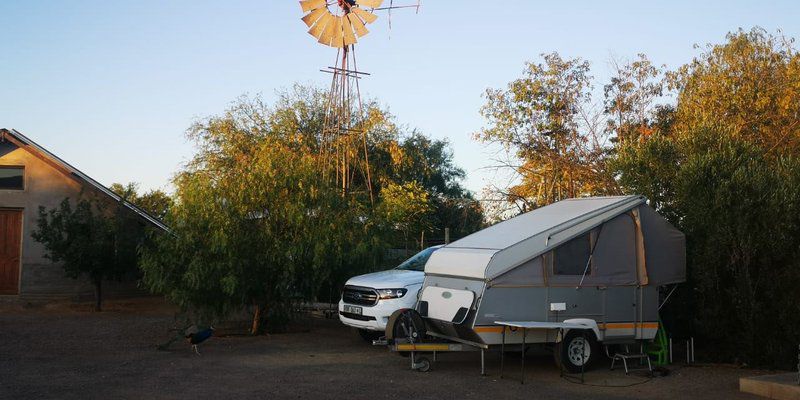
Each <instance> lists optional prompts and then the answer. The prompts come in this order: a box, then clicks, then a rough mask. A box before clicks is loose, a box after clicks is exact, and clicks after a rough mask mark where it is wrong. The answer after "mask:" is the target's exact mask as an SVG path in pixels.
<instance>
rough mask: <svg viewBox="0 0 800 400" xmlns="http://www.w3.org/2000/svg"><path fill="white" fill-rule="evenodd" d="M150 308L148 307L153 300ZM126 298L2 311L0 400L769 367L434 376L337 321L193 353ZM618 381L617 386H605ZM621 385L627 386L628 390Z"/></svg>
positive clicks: (679, 386)
mask: <svg viewBox="0 0 800 400" xmlns="http://www.w3.org/2000/svg"><path fill="white" fill-rule="evenodd" d="M150 302H152V300H151V301H150ZM151 306H152V304H145V306H144V307H143V306H141V305H135V306H131V304H126V303H120V304H117V305H113V304H112V305H110V306H109V309H110V311H106V312H102V313H93V312H90V311H87V310H86V309H87V308H88V306H87V307H74V306H65V307H47V308H20V307H9V306H7V305H6V306H1V305H0V398H1V399H43V398H57V399H145V398H147V399H179V398H180V399H186V398H193V399H205V398H218V399H235V398H269V399H275V398H280V399H283V398H286V399H306V398H313V399H333V398H352V399H429V398H430V399H434V398H435V399H451V398H453V399H455V398H458V399H486V398H522V397H523V396H524V397H534V398H541V399H549V398H553V399H556V398H557V399H567V398H576V399H577V398H586V397H588V396H592V398H605V399H623V398H646V399H660V398H665V399H666V398H685V397H688V396H692V397H694V398H698V399H701V398H702V399H726V400H733V399H747V398H751V399H753V398H756V397H754V396H750V395H746V394H743V393H740V392H739V391H738V378H739V377H741V376H750V375H758V374H762V373H765V372H766V371H754V370H745V369H736V368H731V367H725V366H713V367H712V366H693V367H677V366H676V367H672V368H671V369H672V373H671V374H669V375H668V376H666V377H658V378H653V379H650V380H647V378H645V377H642V376H639V375H632V376H630V377H625V375H624V373H623V372H622V371H621V370H616V371H613V372H612V371H609V370H608V367H607V365H604V366H599V367H597V368H595V370H593V371H591V372H589V373H587V375H586V384H583V385H581V384H576V383H571V382H569V381H567V380H565V379H562V378H560V377H559V371H558V369H557V368H556V367H555V366H554V364H553V362H552V357H551V356H549V355H547V354H531V355H528V356H527V357H526V364H527V365H526V376H525V380H526V381H525V384H524V385H521V384H520V383H519V381H518V380H515V379H516V378H517V376H518V373H519V372H518V366H519V357H518V356H514V355H509V356H508V358H506V361H507V364H506V365H507V366H508V375H509V377H508V378H507V379H499V378H498V372H499V355H498V354H487V357H486V361H487V376H481V375H480V369H479V366H480V358H479V354H478V353H460V354H452V353H451V354H444V355H440V356H439V361H438V362H437V363H436V364H435V365H434V368H433V370H432V371H431V372H428V373H420V372H414V371H411V370H410V369H409V362H408V361H407V359H405V358H401V357H399V356H398V355H396V354H392V353H390V352H388V351H387V350H386V348H384V347H377V346H371V345H368V344H366V343H365V342H363V341H362V340H361V339H360V338H359V337H358V335H356V334H355V333H354V332H353V331H351V330H349V329H347V328H345V327H344V326H342V325H341V324H340V323H339V322H338V321H337V320H326V319H323V318H306V319H304V320H303V321H300V325H299V327H300V328H306V329H296V330H300V331H302V330H305V332H299V333H298V332H295V333H287V334H278V335H270V336H262V337H246V336H227V337H214V338H212V339H211V340H209V341H208V342H206V343H203V345H202V346H201V350H200V351H201V353H202V355H201V356H196V355H194V354H193V353H192V352H191V350H190V347H189V345H188V344H186V343H185V342H178V343H176V344H175V345H173V346H172V349H171V350H170V351H157V350H155V345H156V344H158V343H162V342H164V341H165V340H166V339H167V338H168V337H169V333H168V332H167V329H168V328H169V327H170V326H171V323H172V313H171V311H170V309H169V308H166V307H151ZM608 385H613V386H617V387H607V386H608ZM623 385H625V386H626V387H621V386H623Z"/></svg>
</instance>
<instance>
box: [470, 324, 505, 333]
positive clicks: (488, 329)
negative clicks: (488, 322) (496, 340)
mask: <svg viewBox="0 0 800 400" xmlns="http://www.w3.org/2000/svg"><path fill="white" fill-rule="evenodd" d="M473 330H474V331H475V332H476V333H503V327H502V326H476V327H475V329H473Z"/></svg>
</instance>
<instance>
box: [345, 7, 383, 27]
mask: <svg viewBox="0 0 800 400" xmlns="http://www.w3.org/2000/svg"><path fill="white" fill-rule="evenodd" d="M350 11H352V12H353V13H355V14H356V15H357V16H358V17H359V18H361V19H362V20H364V22H365V23H367V24H371V23H373V22H375V20H376V19H378V16H377V15H375V14H373V13H369V12H366V11H364V10H362V9H360V8H358V7H353V8H351V9H350Z"/></svg>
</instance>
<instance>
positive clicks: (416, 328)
mask: <svg viewBox="0 0 800 400" xmlns="http://www.w3.org/2000/svg"><path fill="white" fill-rule="evenodd" d="M426 334H427V330H426V329H425V321H423V320H422V317H421V316H420V315H419V313H418V312H417V311H416V310H414V309H411V308H403V309H400V310H397V311H395V312H394V313H392V316H391V317H389V321H388V323H387V324H386V340H387V341H388V342H389V343H395V341H396V340H401V341H402V342H404V343H419V342H421V341H422V339H423V338H424V337H425V335H426ZM397 354H398V355H400V356H402V357H408V356H409V353H408V352H407V351H398V352H397Z"/></svg>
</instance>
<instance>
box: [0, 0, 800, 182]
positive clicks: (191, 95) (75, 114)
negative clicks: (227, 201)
mask: <svg viewBox="0 0 800 400" xmlns="http://www.w3.org/2000/svg"><path fill="white" fill-rule="evenodd" d="M415 1H416V0H395V1H394V3H395V4H408V3H413V4H416V3H415ZM384 3H388V0H385V1H384ZM302 16H303V13H302V11H301V9H300V7H299V5H298V2H297V1H294V0H258V1H257V0H225V1H221V0H220V1H202V0H185V1H184V0H171V1H170V0H155V1H150V0H139V1H108V0H102V1H101V0H97V1H82V0H72V1H55V0H51V1H36V0H24V1H23V0H0V18H1V20H2V21H3V24H2V29H0V90H2V96H0V127H4V128H13V129H17V130H18V131H20V132H22V133H23V134H25V135H26V136H28V137H30V138H31V139H32V140H34V141H36V142H38V143H39V144H40V145H42V146H44V147H45V148H47V149H48V150H50V151H51V152H53V153H55V154H57V155H59V156H60V157H61V158H63V159H64V160H66V161H67V162H69V163H71V164H72V165H73V166H75V167H77V168H78V169H81V170H82V171H83V172H85V173H87V174H88V175H90V176H92V177H93V178H95V179H97V180H98V181H100V182H101V183H103V184H105V185H110V184H111V183H113V182H138V183H139V184H140V187H141V188H142V189H144V190H149V189H164V190H167V191H170V190H171V189H172V188H171V185H170V179H171V178H172V176H173V175H174V174H175V173H176V171H178V170H179V169H180V168H181V165H182V164H183V163H185V162H186V161H188V160H189V159H190V158H191V156H192V154H193V150H194V149H193V147H192V145H191V143H189V142H188V141H187V139H186V137H185V132H186V129H187V128H188V127H189V126H190V125H191V124H192V122H193V121H196V120H198V119H200V118H204V117H208V116H212V115H217V114H221V113H223V112H224V111H225V109H226V108H227V107H228V106H229V105H230V104H231V102H233V101H234V100H235V99H236V98H237V97H239V96H241V95H243V94H249V95H261V96H262V97H263V98H264V99H265V100H266V101H267V102H270V101H272V100H274V99H275V92H276V91H277V90H280V89H283V88H288V87H290V86H292V85H293V84H294V83H296V82H297V83H302V84H311V85H320V86H323V87H324V86H327V85H328V84H329V79H330V75H328V74H323V73H321V72H319V69H320V68H324V67H326V66H329V65H332V64H333V62H334V58H335V54H336V51H335V49H331V48H328V47H325V46H322V45H319V44H317V43H316V41H315V40H314V39H313V38H312V37H311V36H310V35H308V34H307V33H306V30H307V29H308V28H307V27H306V26H305V24H303V23H302V22H301V21H300V18H301V17H302ZM379 17H380V18H379V19H378V21H377V22H375V23H374V24H373V25H371V26H369V29H370V30H371V33H370V34H369V35H367V36H366V37H364V38H362V39H361V40H360V41H359V43H358V45H357V55H358V65H359V69H361V70H363V71H366V72H369V73H370V74H371V75H370V76H369V77H368V78H366V79H364V80H362V81H361V83H360V85H361V89H362V94H364V95H366V96H369V97H374V98H377V99H378V100H379V101H380V102H381V103H382V104H384V105H385V106H387V107H388V108H389V109H390V110H391V112H392V113H393V114H394V115H395V116H396V118H397V122H399V123H401V124H404V125H407V126H408V127H410V128H416V129H418V130H420V131H422V132H424V133H426V134H428V135H430V136H432V137H435V138H440V139H447V140H449V142H450V143H451V145H452V149H453V152H454V158H455V162H456V164H457V165H459V166H460V167H462V168H463V169H464V170H465V171H466V173H467V179H466V180H465V182H464V184H465V185H466V187H467V188H468V189H470V190H472V191H474V192H476V194H480V191H481V190H482V188H483V187H485V186H486V185H487V183H488V182H491V181H492V180H494V179H497V175H496V173H495V172H494V171H492V170H491V169H489V168H487V166H489V165H491V164H492V162H491V158H492V157H493V154H494V151H495V150H494V149H491V148H486V147H485V146H483V145H482V144H480V143H478V142H476V141H474V140H473V139H472V135H473V133H474V132H476V131H478V130H479V129H480V128H481V127H482V126H483V125H484V122H485V121H484V120H483V119H482V117H481V116H480V114H479V110H480V107H481V106H482V105H483V104H484V99H483V98H482V94H483V92H484V91H485V90H486V89H487V88H502V87H505V85H506V84H507V83H508V82H509V81H512V80H514V79H516V78H518V77H520V76H521V73H522V69H523V67H524V63H525V62H526V61H539V60H540V59H541V58H540V54H542V53H549V52H552V51H557V52H558V53H560V54H561V55H562V56H563V57H581V58H583V59H585V60H588V61H589V62H590V63H591V65H592V75H593V76H594V77H595V78H596V81H597V83H598V86H602V84H603V83H604V82H605V81H607V80H608V77H609V76H610V66H609V63H610V61H611V60H612V59H620V60H625V59H631V58H633V57H635V56H636V54H638V53H645V54H647V55H648V57H649V58H650V59H651V61H653V62H654V63H655V64H666V65H667V67H669V68H676V67H678V66H680V65H682V64H684V63H686V62H688V61H690V60H691V59H692V58H693V57H694V56H696V55H697V54H699V52H700V50H699V49H697V48H695V46H694V45H695V44H699V45H704V44H706V43H721V42H722V41H724V39H725V34H726V33H727V32H729V31H734V30H736V29H738V28H740V27H742V28H745V29H750V28H751V27H753V26H760V27H763V28H765V29H767V30H768V31H770V32H775V31H776V30H778V29H780V30H782V31H783V32H784V34H786V35H787V36H789V37H794V38H797V37H800V3H798V2H792V1H784V2H778V1H772V2H770V1H759V2H756V1H751V2H743V1H702V2H701V1H652V0H651V1H641V0H638V1H619V2H617V1H602V2H600V1H547V2H542V1H532V0H527V1H521V0H520V1H514V0H507V1H504V2H479V1H455V0H423V1H422V7H421V8H420V12H419V14H415V13H414V11H413V10H396V11H394V12H393V13H392V19H391V22H392V27H391V30H389V27H388V23H387V18H386V14H384V13H381V14H379Z"/></svg>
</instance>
